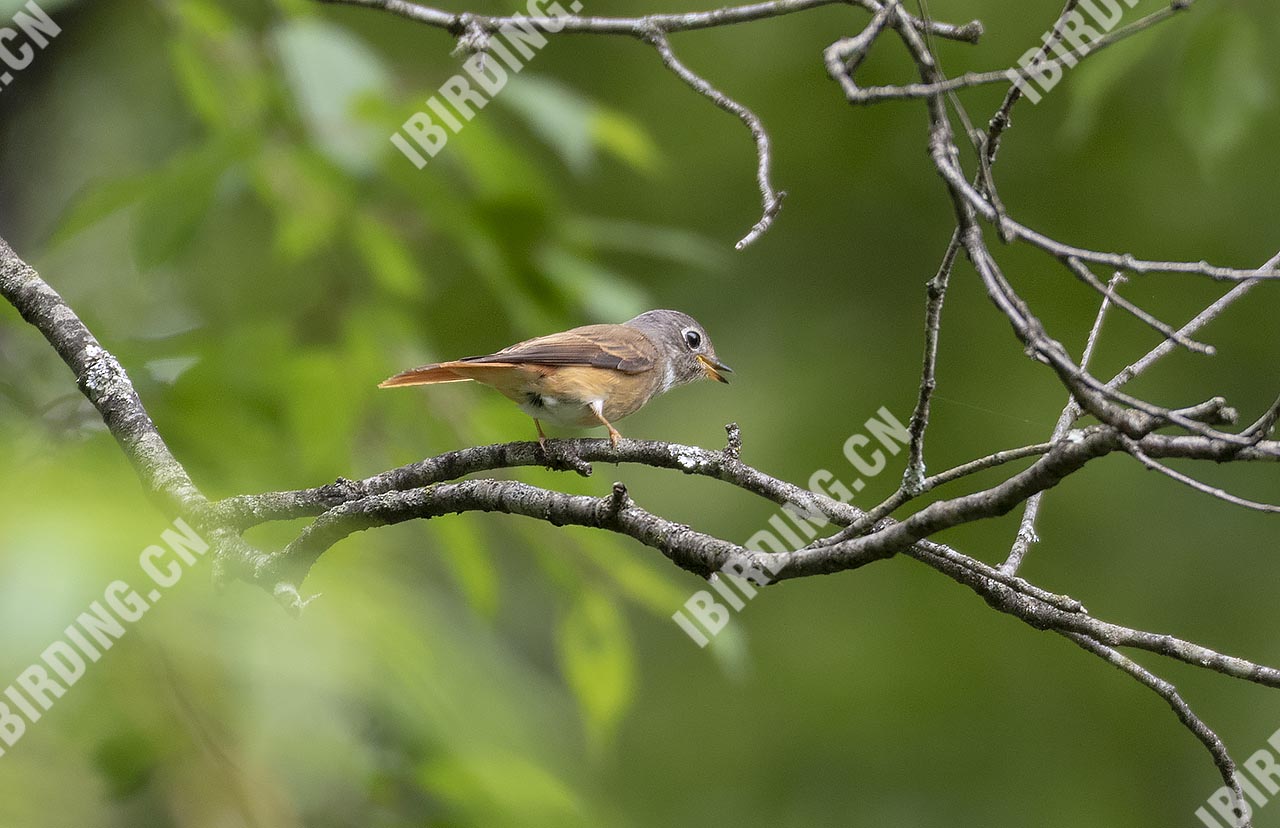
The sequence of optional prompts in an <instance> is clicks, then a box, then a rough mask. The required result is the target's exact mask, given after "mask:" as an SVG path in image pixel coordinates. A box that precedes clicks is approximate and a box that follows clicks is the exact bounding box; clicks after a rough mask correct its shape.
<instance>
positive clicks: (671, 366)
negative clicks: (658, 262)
mask: <svg viewBox="0 0 1280 828" xmlns="http://www.w3.org/2000/svg"><path fill="white" fill-rule="evenodd" d="M624 324H626V325H627V326H628V327H630V328H635V329H636V330H638V331H640V332H641V333H642V334H644V335H645V336H646V337H647V338H648V339H649V341H650V342H652V343H653V344H654V345H656V346H657V347H658V351H659V353H660V354H661V355H662V359H663V361H664V365H663V366H662V367H663V368H664V369H666V371H667V377H668V378H669V379H668V380H667V382H666V385H667V387H670V386H672V385H683V384H684V383H686V382H693V381H694V380H698V379H703V378H706V379H713V380H716V381H717V382H728V381H729V380H727V379H725V378H724V374H726V373H733V369H732V368H730V367H729V366H728V365H725V364H724V363H723V362H721V361H720V360H719V359H718V358H717V357H716V349H715V348H714V347H713V346H712V345H711V337H709V336H707V332H706V331H705V330H703V329H702V326H701V325H699V324H698V320H696V319H694V318H693V317H692V316H690V315H689V314H687V313H681V312H680V311H674V310H651V311H645V312H644V313H642V314H640V315H639V316H637V317H636V318H635V319H631V320H628V321H627V322H626V323H624Z"/></svg>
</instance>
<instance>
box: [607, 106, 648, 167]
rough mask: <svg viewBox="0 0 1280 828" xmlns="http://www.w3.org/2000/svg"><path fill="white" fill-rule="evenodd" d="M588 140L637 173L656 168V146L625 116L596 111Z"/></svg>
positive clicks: (608, 110) (641, 127) (634, 121)
mask: <svg viewBox="0 0 1280 828" xmlns="http://www.w3.org/2000/svg"><path fill="white" fill-rule="evenodd" d="M591 136H592V138H594V139H595V142H596V144H597V145H598V146H599V147H600V148H601V149H602V150H605V151H606V152H609V153H611V154H612V155H613V156H614V157H616V158H617V159H618V160H619V161H622V162H623V163H625V164H627V165H629V166H631V167H633V168H635V169H637V170H639V171H641V172H654V171H655V170H657V169H658V167H659V166H660V163H659V162H660V161H661V160H662V159H661V156H660V154H659V152H658V145H657V144H656V143H655V142H654V140H653V138H651V137H650V136H649V133H648V132H646V131H645V129H644V127H643V126H641V124H640V122H639V121H637V120H636V119H634V118H632V117H630V116H629V115H624V114H623V113H621V112H615V111H613V110H611V109H604V108H597V109H596V111H595V112H594V113H593V116H592V119H591Z"/></svg>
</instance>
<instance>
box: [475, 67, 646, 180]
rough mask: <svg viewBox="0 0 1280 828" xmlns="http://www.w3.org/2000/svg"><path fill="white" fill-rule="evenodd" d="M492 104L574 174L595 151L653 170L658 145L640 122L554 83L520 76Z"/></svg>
mask: <svg viewBox="0 0 1280 828" xmlns="http://www.w3.org/2000/svg"><path fill="white" fill-rule="evenodd" d="M496 100H499V101H501V102H502V103H503V105H504V106H507V107H508V108H510V109H512V110H513V111H515V112H516V113H517V114H519V115H520V116H521V117H522V118H523V119H524V120H525V122H526V123H527V124H528V125H529V128H530V129H532V130H533V132H534V133H535V134H536V135H537V136H538V137H539V138H541V139H542V140H543V141H545V142H546V144H547V146H549V147H550V148H551V149H552V150H554V151H555V153H556V154H557V155H559V156H560V158H561V160H563V161H564V164H565V166H566V167H568V168H569V169H570V170H571V171H573V172H574V173H577V174H582V173H585V172H587V171H588V170H589V169H590V168H591V166H592V164H594V163H595V157H596V152H597V150H604V151H605V152H608V153H610V154H612V155H613V156H615V157H617V158H618V159H620V160H621V161H623V162H624V163H626V164H629V165H630V166H632V167H635V168H637V169H640V170H644V171H651V170H653V169H656V168H657V166H658V157H659V156H658V149H657V145H656V144H655V143H654V141H653V139H652V138H650V137H649V134H648V133H647V132H646V131H645V130H644V128H643V127H642V126H641V125H640V122H639V121H636V120H635V119H633V118H631V117H630V116H627V115H624V114H622V113H620V112H616V111H613V110H610V109H606V108H604V107H602V106H600V105H599V104H598V103H596V102H595V101H592V100H590V99H589V98H587V97H585V96H583V95H582V94H581V93H579V92H577V91H575V90H573V89H570V88H569V87H567V86H564V85H563V84H560V83H557V82H556V81H552V80H547V79H545V78H540V77H537V76H536V75H527V74H526V75H521V76H520V77H518V78H513V79H512V80H511V81H510V82H509V83H508V84H507V87H506V89H504V90H503V92H502V94H501V95H499V96H498V97H497V99H496Z"/></svg>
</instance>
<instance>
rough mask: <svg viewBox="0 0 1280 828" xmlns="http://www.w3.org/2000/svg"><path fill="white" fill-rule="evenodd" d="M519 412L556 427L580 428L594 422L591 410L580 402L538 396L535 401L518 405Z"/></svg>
mask: <svg viewBox="0 0 1280 828" xmlns="http://www.w3.org/2000/svg"><path fill="white" fill-rule="evenodd" d="M520 410H521V411H523V412H524V413H526V414H528V415H529V416H530V417H532V418H533V419H535V420H542V421H543V422H546V423H552V424H554V425H558V426H575V427H578V428H581V427H582V426H583V424H584V423H586V424H589V423H591V421H592V420H594V416H593V415H592V413H591V409H590V408H588V407H587V406H586V405H584V404H583V402H582V400H569V399H564V398H562V397H553V396H551V395H549V394H540V395H538V396H537V398H536V400H528V401H526V402H522V403H520Z"/></svg>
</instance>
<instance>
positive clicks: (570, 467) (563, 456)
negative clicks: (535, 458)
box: [538, 440, 592, 477]
mask: <svg viewBox="0 0 1280 828" xmlns="http://www.w3.org/2000/svg"><path fill="white" fill-rule="evenodd" d="M538 453H539V454H541V455H542V459H543V461H544V462H545V463H546V466H547V468H548V469H550V470H551V471H571V472H577V473H578V474H580V475H582V476H583V477H590V476H591V471H592V469H591V464H590V463H588V462H587V461H586V460H583V459H582V458H581V457H579V456H578V455H577V454H576V453H574V451H573V449H572V448H570V446H569V444H568V442H567V441H564V440H548V441H547V443H546V445H541V446H539V447H538Z"/></svg>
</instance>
